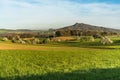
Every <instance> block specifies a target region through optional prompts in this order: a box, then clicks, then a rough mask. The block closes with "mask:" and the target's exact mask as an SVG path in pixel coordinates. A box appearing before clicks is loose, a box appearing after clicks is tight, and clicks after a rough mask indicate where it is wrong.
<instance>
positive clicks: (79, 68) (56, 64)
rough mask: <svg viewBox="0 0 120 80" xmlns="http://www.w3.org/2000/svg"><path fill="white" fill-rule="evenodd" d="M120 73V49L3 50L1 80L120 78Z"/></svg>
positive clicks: (119, 79) (104, 79)
mask: <svg viewBox="0 0 120 80" xmlns="http://www.w3.org/2000/svg"><path fill="white" fill-rule="evenodd" d="M49 48H50V49H49ZM57 49H58V50H57ZM62 49H63V50H62ZM119 74H120V49H111V50H110V49H92V48H72V47H69V48H67V47H61V50H60V47H59V48H57V47H54V48H51V47H47V49H45V50H44V49H43V50H37V51H36V50H31V51H30V50H1V51H0V80H120V75H119Z"/></svg>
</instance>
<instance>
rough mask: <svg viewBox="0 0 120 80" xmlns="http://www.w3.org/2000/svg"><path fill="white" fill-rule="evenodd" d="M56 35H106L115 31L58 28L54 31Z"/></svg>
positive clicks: (113, 33)
mask: <svg viewBox="0 0 120 80" xmlns="http://www.w3.org/2000/svg"><path fill="white" fill-rule="evenodd" d="M55 35H56V36H95V37H99V36H100V35H101V36H108V35H117V33H115V32H104V31H103V32H100V31H90V30H87V31H81V30H58V31H56V33H55Z"/></svg>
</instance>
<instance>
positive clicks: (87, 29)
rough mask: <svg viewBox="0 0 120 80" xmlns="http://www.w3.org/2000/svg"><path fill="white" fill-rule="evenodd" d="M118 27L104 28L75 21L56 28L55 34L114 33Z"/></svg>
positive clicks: (117, 31) (116, 32)
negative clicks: (72, 23) (69, 24)
mask: <svg viewBox="0 0 120 80" xmlns="http://www.w3.org/2000/svg"><path fill="white" fill-rule="evenodd" d="M119 33H120V30H119V29H112V28H105V27H102V26H94V25H90V24H84V23H75V24H74V25H71V26H67V27H63V28H59V29H57V30H56V35H57V36H74V35H81V34H82V35H95V34H100V35H116V34H119Z"/></svg>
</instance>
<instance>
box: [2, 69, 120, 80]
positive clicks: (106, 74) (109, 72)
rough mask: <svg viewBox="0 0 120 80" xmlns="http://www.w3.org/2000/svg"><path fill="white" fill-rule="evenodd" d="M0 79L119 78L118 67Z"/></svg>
mask: <svg viewBox="0 0 120 80" xmlns="http://www.w3.org/2000/svg"><path fill="white" fill-rule="evenodd" d="M0 80H120V68H109V69H92V70H87V71H81V70H76V71H73V72H69V73H62V72H56V73H47V74H45V75H29V76H28V75H26V76H22V77H20V76H16V77H8V78H0Z"/></svg>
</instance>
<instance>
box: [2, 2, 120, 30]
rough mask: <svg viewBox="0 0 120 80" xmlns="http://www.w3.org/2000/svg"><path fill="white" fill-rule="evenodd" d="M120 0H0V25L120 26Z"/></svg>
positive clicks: (32, 26) (13, 26)
mask: <svg viewBox="0 0 120 80" xmlns="http://www.w3.org/2000/svg"><path fill="white" fill-rule="evenodd" d="M119 18H120V0H0V28H7V29H23V28H24V29H48V28H60V27H64V26H67V25H72V24H74V23H76V22H78V23H87V24H92V25H98V26H105V27H110V28H117V29H120V19H119Z"/></svg>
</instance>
